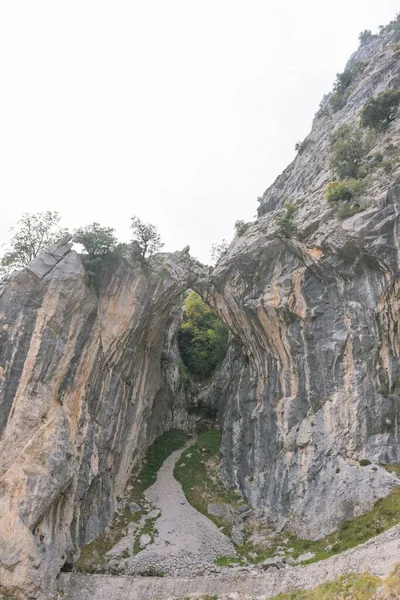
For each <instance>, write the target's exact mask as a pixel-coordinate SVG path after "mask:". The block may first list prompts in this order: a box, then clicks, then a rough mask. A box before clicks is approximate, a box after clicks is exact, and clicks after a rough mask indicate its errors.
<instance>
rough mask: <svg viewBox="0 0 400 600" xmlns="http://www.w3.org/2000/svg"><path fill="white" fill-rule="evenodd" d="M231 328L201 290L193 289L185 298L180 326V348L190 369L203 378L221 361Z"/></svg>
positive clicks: (184, 362)
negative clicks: (204, 298)
mask: <svg viewBox="0 0 400 600" xmlns="http://www.w3.org/2000/svg"><path fill="white" fill-rule="evenodd" d="M228 335H229V330H228V328H227V327H226V325H224V323H222V321H220V320H219V319H218V317H217V316H216V315H215V314H214V313H213V311H212V310H211V309H210V308H208V306H207V305H206V304H205V302H203V300H202V299H201V298H200V296H199V295H198V294H196V293H195V292H190V294H189V295H188V296H187V297H186V299H185V301H184V317H183V322H182V325H181V327H180V330H179V337H178V342H179V351H180V354H181V357H182V362H183V364H184V365H185V366H186V368H187V369H188V371H189V373H190V374H191V375H193V376H194V377H195V378H196V379H198V380H200V381H204V380H205V379H207V378H208V377H210V376H211V375H212V374H213V373H214V371H215V369H216V368H217V367H218V365H219V364H220V363H221V362H222V360H223V358H224V357H225V355H226V352H227V349H228Z"/></svg>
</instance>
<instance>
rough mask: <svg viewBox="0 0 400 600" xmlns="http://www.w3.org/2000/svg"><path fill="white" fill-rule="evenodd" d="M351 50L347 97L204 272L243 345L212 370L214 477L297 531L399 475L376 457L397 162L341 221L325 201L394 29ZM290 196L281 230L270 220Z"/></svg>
mask: <svg viewBox="0 0 400 600" xmlns="http://www.w3.org/2000/svg"><path fill="white" fill-rule="evenodd" d="M360 57H362V59H363V60H364V61H366V62H365V64H364V67H363V71H362V75H360V76H358V79H357V80H356V81H355V83H354V85H353V87H352V88H351V93H350V95H349V98H348V100H347V103H346V105H345V106H344V108H342V109H341V110H339V111H338V112H332V111H330V112H329V114H325V113H323V114H322V115H321V114H319V115H318V116H317V117H316V118H315V121H314V125H313V129H312V132H311V134H310V135H309V136H308V137H307V138H306V140H307V142H308V145H306V149H305V151H303V152H302V153H301V154H299V155H298V156H297V157H296V159H295V161H294V162H293V163H292V164H291V165H290V166H289V167H288V168H287V169H286V171H285V172H284V173H283V174H282V175H281V176H280V177H279V178H278V179H277V180H276V182H275V183H274V184H273V186H272V187H271V188H269V189H268V190H267V191H266V192H265V194H264V195H263V197H262V199H261V201H260V209H259V215H260V217H259V219H258V220H257V222H256V223H254V224H253V225H252V226H251V227H249V229H248V230H247V231H246V232H245V233H244V235H243V236H242V237H239V238H236V239H235V240H234V242H233V243H232V244H231V246H230V248H229V250H228V252H227V253H226V254H225V255H224V256H223V257H222V259H221V260H220V261H219V263H218V264H217V267H216V269H215V270H214V271H213V273H212V275H211V277H210V278H209V280H208V281H207V282H205V284H204V287H205V289H206V290H207V292H206V294H207V296H206V297H207V301H208V302H209V303H210V304H211V305H212V306H213V307H214V308H215V310H216V311H217V312H218V314H219V315H220V316H221V318H223V319H224V321H225V322H226V323H228V325H229V327H230V329H231V331H233V332H234V334H235V335H236V338H237V339H238V340H240V343H241V349H240V355H241V356H242V358H239V359H238V358H237V356H238V355H237V354H236V358H235V360H236V366H235V367H233V363H232V358H233V357H232V355H231V357H230V358H229V357H228V359H227V360H228V361H229V360H231V362H230V363H229V362H228V363H226V364H225V366H224V368H223V369H222V370H221V373H220V376H219V378H218V380H217V382H215V383H214V387H217V388H218V389H220V390H221V391H222V397H221V398H220V400H221V401H223V402H224V408H223V411H222V415H221V425H222V430H223V446H222V475H223V478H224V480H225V482H226V483H227V484H228V485H229V486H231V487H239V488H241V489H242V490H243V491H244V493H245V495H246V497H247V498H248V499H249V501H250V502H251V503H252V504H253V505H255V506H257V507H259V508H262V509H264V510H265V511H266V513H267V514H268V515H269V516H270V517H271V520H272V522H273V523H274V525H275V526H276V527H278V528H279V529H282V528H283V527H285V526H287V527H290V528H291V529H294V530H295V531H297V532H298V533H299V534H300V535H302V536H304V537H314V538H316V537H320V536H323V535H324V534H326V533H328V532H329V531H331V530H333V529H334V528H336V527H337V525H338V523H339V522H340V521H341V520H343V519H344V518H348V517H352V516H354V515H357V514H359V513H361V512H363V511H366V510H368V509H369V508H370V507H371V505H372V504H373V503H374V502H375V501H376V500H377V498H379V497H381V496H384V495H386V494H387V493H388V491H389V490H390V488H391V487H392V486H393V485H397V484H398V481H397V480H395V478H394V477H393V476H392V475H390V474H388V473H387V472H386V471H385V470H384V468H382V466H381V464H382V463H399V462H400V437H399V426H400V388H399V381H400V379H399V337H398V303H399V285H400V282H399V273H400V262H399V211H400V173H399V168H398V161H397V162H396V161H393V166H392V168H393V171H392V172H391V173H390V174H389V175H388V174H386V173H385V172H384V171H383V169H382V168H381V169H376V170H375V171H373V172H372V173H371V175H369V177H368V186H367V190H366V192H364V194H363V196H362V197H361V198H360V199H359V203H360V208H361V209H362V211H361V212H359V213H357V214H355V215H353V216H351V217H348V218H345V219H343V220H340V219H339V218H338V217H337V216H336V209H335V207H333V206H332V205H330V204H329V203H328V202H327V201H326V200H325V187H326V183H327V182H328V181H329V180H330V179H332V173H331V172H330V170H329V140H330V134H331V132H332V130H333V129H334V128H335V127H337V126H338V125H339V124H342V123H345V122H349V121H351V122H357V119H358V113H359V112H360V110H361V108H362V106H363V103H364V102H365V100H366V99H367V98H368V97H370V96H371V95H375V94H376V93H378V92H380V91H382V89H385V88H386V87H390V86H391V85H392V84H393V85H394V81H395V78H396V77H397V71H398V57H397V55H396V50H394V48H393V45H392V44H390V35H389V36H388V35H387V34H385V35H383V36H381V37H376V38H374V39H373V41H372V42H371V43H370V44H369V45H368V48H366V49H365V48H361V49H360V50H359V51H358V53H356V55H355V56H354V57H352V59H351V63H350V64H352V65H354V64H356V63H357V62H358V61H359V59H360ZM328 101H329V97H328V98H327V99H325V100H324V103H323V107H325V108H326V106H327V103H328ZM399 126H400V122H399V120H397V121H396V122H395V123H394V124H392V126H391V127H390V129H389V130H388V131H387V132H386V133H385V134H379V135H376V136H375V138H374V141H373V148H372V149H371V156H372V155H373V154H374V153H376V152H378V151H380V150H383V151H385V149H386V148H387V147H391V146H393V145H394V147H397V148H398V143H399V141H400V136H399ZM288 199H290V200H291V202H292V203H293V204H294V206H295V213H294V215H293V217H292V221H293V224H294V225H295V226H296V227H297V235H296V236H293V237H292V238H290V239H288V238H286V237H283V236H282V234H280V232H279V218H281V217H282V216H283V215H284V210H283V205H284V203H285V202H286V201H287V200H288ZM203 294H204V291H203ZM232 368H233V370H234V372H235V375H234V378H232V377H231V376H230V375H229V373H230V372H231V371H232ZM225 392H227V393H225ZM360 461H362V462H361V464H365V462H368V461H370V463H371V464H369V465H367V466H360Z"/></svg>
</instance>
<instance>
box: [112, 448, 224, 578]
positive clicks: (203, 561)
mask: <svg viewBox="0 0 400 600" xmlns="http://www.w3.org/2000/svg"><path fill="white" fill-rule="evenodd" d="M191 444H193V441H192V442H191ZM189 445H190V444H189ZM187 447H188V445H186V446H185V447H184V448H182V449H180V450H177V451H175V452H173V453H172V454H171V455H170V456H169V457H168V458H167V460H166V461H165V462H164V464H163V466H162V467H161V469H160V470H159V472H158V475H157V480H156V482H155V483H154V484H153V485H152V486H151V487H150V488H148V490H146V492H145V497H146V500H147V501H148V502H149V504H150V505H151V506H152V507H153V510H152V511H151V512H150V513H149V514H148V515H146V517H145V520H146V522H147V523H149V520H150V519H152V525H151V528H152V530H151V531H149V533H147V534H142V536H141V534H140V528H139V531H136V532H135V533H134V534H133V535H131V536H130V537H129V538H127V539H125V540H123V541H122V542H120V543H119V544H118V548H114V549H112V550H111V551H110V553H109V554H110V555H114V556H115V555H116V552H117V551H118V550H120V549H121V548H127V547H130V548H132V546H133V545H134V540H135V538H136V540H137V542H136V543H137V544H138V543H139V542H140V538H141V537H143V538H144V539H143V542H146V541H148V542H149V541H150V538H151V537H152V536H154V540H153V542H152V543H151V542H150V543H148V545H147V546H146V547H145V548H144V549H142V550H141V551H140V552H138V553H137V554H136V555H134V556H131V557H129V558H125V559H123V560H122V561H121V564H120V566H121V570H122V572H123V573H124V574H135V573H140V572H145V571H158V572H162V573H165V574H171V575H178V574H179V575H186V574H189V573H190V574H192V575H193V573H195V572H196V569H199V572H201V573H204V572H207V571H209V570H211V572H212V570H213V569H215V565H214V560H215V559H216V558H217V556H220V555H231V556H235V554H236V553H235V549H234V546H233V544H232V542H231V541H230V540H229V539H228V538H227V537H226V536H225V535H224V534H223V533H222V532H221V531H220V530H219V529H218V528H217V527H216V526H215V525H214V523H213V522H212V521H210V519H208V518H207V517H205V516H204V515H202V514H201V513H199V512H198V511H197V510H196V509H195V508H193V506H191V504H189V503H188V502H187V500H186V498H185V495H184V493H183V490H182V487H181V485H180V483H179V482H178V481H177V480H176V479H175V478H174V475H173V472H174V467H175V464H176V462H177V461H178V460H179V458H180V456H181V454H182V452H184V450H186V448H187ZM148 529H149V528H148ZM144 536H148V537H147V539H146V538H145V537H144Z"/></svg>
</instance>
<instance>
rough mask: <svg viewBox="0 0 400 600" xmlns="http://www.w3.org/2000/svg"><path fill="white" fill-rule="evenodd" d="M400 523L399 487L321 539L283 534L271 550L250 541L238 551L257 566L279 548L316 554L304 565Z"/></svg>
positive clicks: (271, 542)
mask: <svg viewBox="0 0 400 600" xmlns="http://www.w3.org/2000/svg"><path fill="white" fill-rule="evenodd" d="M391 466H393V465H391ZM398 523H400V488H395V489H394V490H393V491H392V492H391V493H390V494H389V495H388V496H386V498H381V499H380V500H378V501H377V502H376V503H375V504H374V506H373V508H372V509H371V510H370V511H369V512H368V513H366V514H364V515H360V516H359V517H354V518H353V519H348V520H346V521H343V523H342V524H341V525H340V527H339V528H338V529H337V530H336V531H334V532H333V533H331V534H329V535H327V536H326V537H324V538H323V539H321V540H316V541H313V540H304V539H301V538H298V537H296V536H295V535H294V534H292V533H290V532H285V531H283V532H282V533H280V534H278V535H275V536H274V537H272V538H271V539H270V540H269V544H268V546H267V547H263V546H257V545H254V544H252V543H248V542H246V543H244V544H243V545H242V546H239V547H238V548H237V549H236V550H237V552H238V555H239V556H240V557H241V558H242V559H246V560H247V561H248V562H251V563H253V564H258V563H260V562H262V561H263V560H265V559H266V558H271V557H273V556H276V554H277V550H278V547H281V548H283V549H286V550H287V549H288V548H293V551H292V552H291V553H290V555H291V556H292V557H293V558H294V559H296V558H298V557H299V556H300V555H301V554H305V553H306V552H313V553H314V554H315V556H314V558H312V559H310V560H308V561H304V562H302V563H301V564H302V565H306V564H310V563H313V562H317V561H319V560H324V559H325V558H329V557H331V556H335V555H336V554H339V553H340V552H344V551H345V550H349V549H350V548H354V547H355V546H358V545H359V544H363V543H364V542H366V541H367V540H369V539H371V538H373V537H375V536H376V535H378V534H380V533H383V532H384V531H386V530H387V529H390V527H393V526H394V525H397V524H398ZM246 537H248V536H246Z"/></svg>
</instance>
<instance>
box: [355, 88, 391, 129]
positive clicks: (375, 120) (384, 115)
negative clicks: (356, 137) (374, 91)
mask: <svg viewBox="0 0 400 600" xmlns="http://www.w3.org/2000/svg"><path fill="white" fill-rule="evenodd" d="M399 105H400V90H386V91H385V92H381V93H380V94H378V95H377V97H376V98H370V99H369V100H367V102H366V103H365V104H364V106H363V109H362V111H361V125H362V126H363V127H369V128H370V129H375V130H376V131H383V130H385V129H386V128H387V127H388V126H389V125H390V123H391V122H392V121H394V120H395V118H396V117H397V112H398V109H399Z"/></svg>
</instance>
